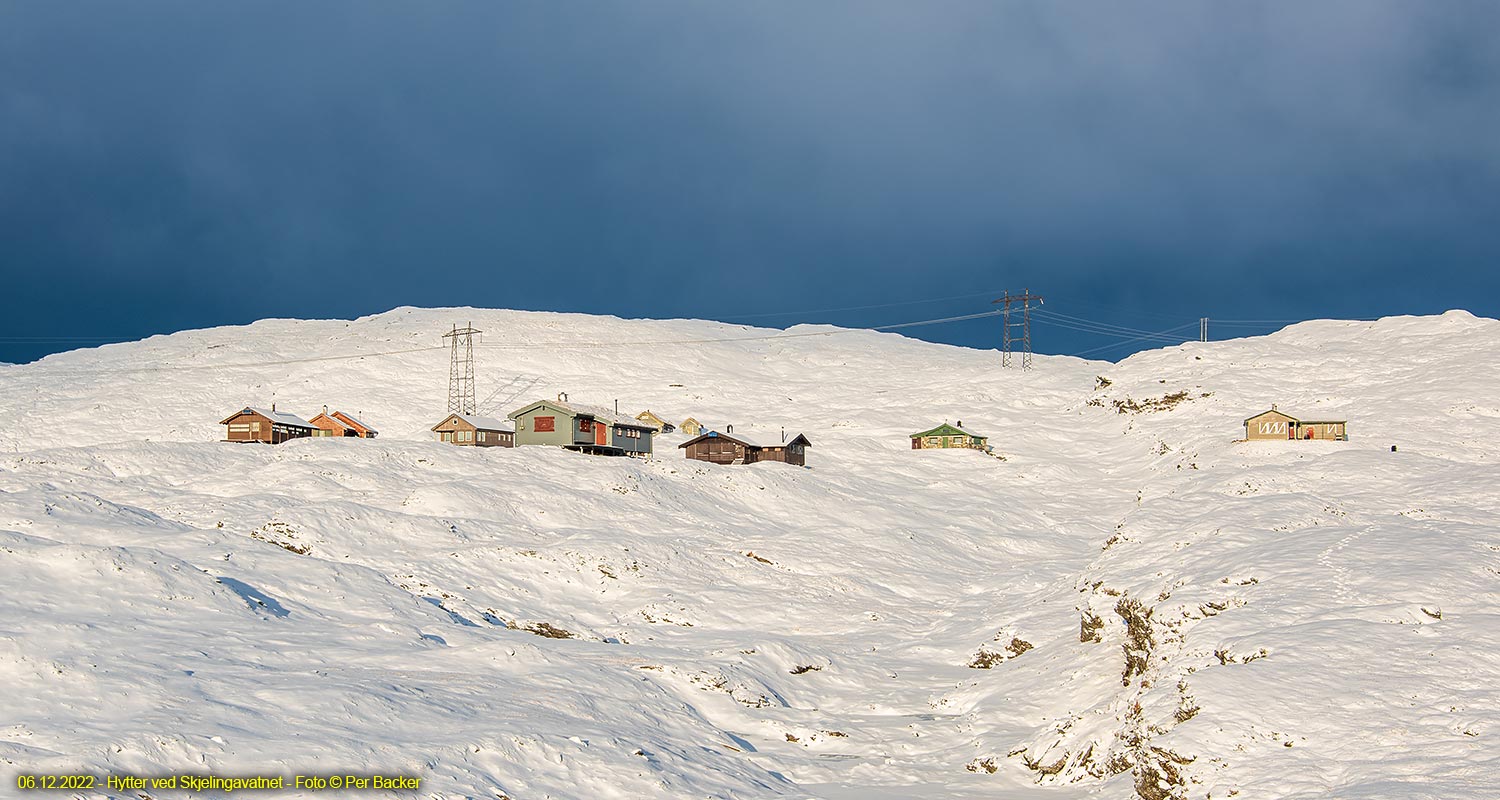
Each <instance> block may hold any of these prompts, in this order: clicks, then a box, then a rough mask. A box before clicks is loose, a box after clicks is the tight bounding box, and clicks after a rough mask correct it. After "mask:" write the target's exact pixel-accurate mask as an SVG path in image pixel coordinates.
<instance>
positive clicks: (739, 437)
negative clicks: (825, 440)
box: [677, 431, 812, 450]
mask: <svg viewBox="0 0 1500 800" xmlns="http://www.w3.org/2000/svg"><path fill="white" fill-rule="evenodd" d="M704 439H728V440H729V441H731V442H739V443H740V444H742V445H745V446H746V447H754V448H756V449H758V450H764V449H766V448H770V447H787V446H788V445H791V444H792V443H794V442H796V441H797V440H798V439H801V440H802V444H804V445H806V446H808V447H811V446H812V442H811V441H809V440H808V438H807V436H805V435H803V434H801V433H789V434H787V435H786V441H784V442H783V441H780V440H777V439H767V438H764V437H762V436H760V435H755V436H746V435H744V434H741V433H721V432H720V431H708V432H707V433H703V434H699V435H698V436H695V437H693V438H691V439H689V440H687V441H685V442H683V443H682V444H679V445H677V446H678V447H679V448H682V447H687V446H688V445H691V444H697V443H698V442H701V441H703V440H704Z"/></svg>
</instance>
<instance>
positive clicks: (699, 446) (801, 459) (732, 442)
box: [677, 426, 812, 467]
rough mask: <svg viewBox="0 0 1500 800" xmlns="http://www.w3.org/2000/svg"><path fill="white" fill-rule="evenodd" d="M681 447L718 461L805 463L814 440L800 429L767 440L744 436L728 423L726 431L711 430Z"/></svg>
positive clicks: (692, 454) (700, 458) (692, 455)
mask: <svg viewBox="0 0 1500 800" xmlns="http://www.w3.org/2000/svg"><path fill="white" fill-rule="evenodd" d="M677 446H678V448H680V449H682V450H686V451H687V452H686V453H685V455H686V456H687V457H688V458H691V459H694V460H697V461H711V462H713V463H715V464H754V463H756V462H758V461H782V462H785V463H787V464H793V465H795V466H799V467H803V466H806V465H807V448H808V447H811V446H812V442H810V441H808V440H807V437H806V436H803V435H802V434H800V433H794V434H791V435H787V434H786V433H783V434H782V436H781V441H779V442H778V441H774V440H769V441H768V440H765V439H763V438H760V437H758V436H755V437H752V436H745V435H743V434H737V433H735V432H734V427H733V426H727V427H726V429H725V431H724V432H723V433H720V432H718V431H709V432H708V433H704V434H701V435H699V436H697V437H695V438H693V439H689V440H687V441H686V442H683V443H682V444H680V445H677Z"/></svg>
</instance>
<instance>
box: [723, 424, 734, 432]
mask: <svg viewBox="0 0 1500 800" xmlns="http://www.w3.org/2000/svg"><path fill="white" fill-rule="evenodd" d="M724 432H725V433H734V426H733V425H725V426H724Z"/></svg>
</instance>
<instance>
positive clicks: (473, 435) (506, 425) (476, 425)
mask: <svg viewBox="0 0 1500 800" xmlns="http://www.w3.org/2000/svg"><path fill="white" fill-rule="evenodd" d="M432 430H433V432H435V433H436V434H437V437H438V441H440V442H447V443H449V444H458V445H465V446H469V447H515V446H516V429H515V426H513V425H511V423H510V421H509V420H503V419H494V418H492V417H478V416H475V415H473V414H449V415H448V416H447V417H445V418H444V419H443V421H442V422H439V423H438V424H436V425H434V426H432Z"/></svg>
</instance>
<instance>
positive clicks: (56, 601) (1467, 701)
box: [0, 309, 1500, 798]
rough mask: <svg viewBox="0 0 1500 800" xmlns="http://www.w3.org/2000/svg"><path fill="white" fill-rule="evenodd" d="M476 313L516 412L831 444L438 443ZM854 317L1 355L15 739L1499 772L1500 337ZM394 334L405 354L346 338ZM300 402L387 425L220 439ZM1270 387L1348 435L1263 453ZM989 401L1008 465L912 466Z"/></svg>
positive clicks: (907, 781) (984, 413)
mask: <svg viewBox="0 0 1500 800" xmlns="http://www.w3.org/2000/svg"><path fill="white" fill-rule="evenodd" d="M455 322H456V323H459V324H463V323H465V322H472V323H473V324H474V326H475V327H477V328H480V329H482V330H484V331H485V334H484V340H483V341H484V345H483V346H481V347H479V348H477V360H478V375H479V381H480V385H479V395H480V397H481V398H482V399H487V400H489V401H490V402H491V403H492V404H494V405H493V406H492V407H491V408H488V409H486V408H482V409H481V411H482V412H486V411H488V412H498V415H501V416H503V414H504V412H505V411H506V410H509V409H510V408H514V407H515V406H519V405H520V404H522V403H523V402H525V401H527V400H530V399H534V398H541V397H552V396H555V395H556V393H558V392H567V393H568V395H569V397H570V399H572V400H577V401H580V402H584V403H592V404H595V405H601V406H605V405H612V403H613V401H614V400H619V401H620V408H621V410H622V411H625V410H629V411H631V412H632V413H634V412H637V411H641V410H644V409H646V408H648V407H649V408H651V409H652V410H653V411H655V412H656V413H658V414H661V415H662V416H664V417H666V418H668V419H671V420H674V421H676V420H680V419H682V418H683V417H686V416H694V417H696V418H698V419H700V420H702V421H704V422H706V423H708V424H710V425H712V426H716V427H717V426H722V425H724V424H726V423H732V424H734V425H735V430H736V431H737V432H739V431H744V432H746V433H747V434H751V433H756V432H761V433H769V434H771V435H775V432H776V431H777V430H778V429H779V428H780V427H781V426H785V427H786V428H787V429H788V430H800V431H802V432H804V433H806V434H807V435H808V437H809V438H810V439H811V440H812V441H813V448H812V450H811V451H810V453H809V460H808V463H809V464H810V465H811V467H812V469H808V470H800V469H796V468H792V467H788V466H786V465H776V464H763V465H755V466H751V467H719V466H715V465H709V464H700V463H696V462H687V461H684V460H683V459H682V458H681V455H680V453H679V452H678V451H677V450H676V448H675V444H676V443H677V442H680V441H682V440H683V437H680V436H667V437H662V439H661V440H660V441H659V442H658V446H657V452H658V457H657V458H656V459H654V460H652V461H647V462H640V461H632V460H626V459H604V458H593V457H586V456H580V455H576V454H571V453H564V452H560V451H552V450H546V449H537V448H523V449H518V450H501V449H490V450H485V451H476V450H473V449H468V448H455V447H449V446H444V445H441V444H439V443H436V442H432V441H430V439H429V437H430V432H429V431H428V430H427V429H428V428H429V427H430V426H431V425H432V424H433V423H435V422H436V421H438V420H439V419H441V418H442V416H443V415H444V412H445V409H446V402H445V400H446V398H445V392H446V387H447V369H448V361H447V355H446V353H445V352H443V351H441V350H439V349H433V348H437V347H438V346H440V344H441V340H440V339H439V336H440V335H441V333H442V332H443V331H445V330H447V329H449V328H450V327H451V326H452V324H454V323H455ZM836 330H837V329H833V328H826V327H818V328H812V327H800V328H797V329H793V330H792V331H789V332H788V333H790V334H811V333H827V334H828V335H808V336H802V335H789V336H782V335H779V332H777V331H773V330H766V329H757V328H749V327H745V326H739V325H728V324H723V323H714V322H703V321H687V320H676V321H641V320H621V319H616V318H610V317H590V316H582V315H564V314H544V313H534V312H514V311H497V310H484V309H432V310H424V309H396V310H394V311H391V312H388V313H385V314H380V315H375V316H372V317H366V318H362V319H359V320H353V321H296V320H266V321H262V322H258V323H255V324H253V325H249V326H243V327H235V328H217V329H211V330H203V331H190V332H184V333H179V334H174V335H171V336H160V337H153V338H151V339H148V340H145V341H143V342H136V343H129V344H119V345H109V346H105V347H101V348H96V349H93V350H84V351H75V352H71V353H65V354H60V355H57V356H52V357H49V358H47V359H43V360H42V361H40V362H37V363H34V364H27V365H20V366H11V367H6V368H4V369H0V590H3V591H0V604H3V608H0V678H4V679H5V680H6V681H7V682H8V683H9V684H10V685H12V686H14V687H16V691H15V693H14V694H15V696H16V697H18V698H21V699H20V700H19V701H18V702H17V704H16V705H15V707H14V709H13V711H12V713H11V714H10V718H9V719H8V720H7V721H6V723H4V726H0V759H4V760H5V761H7V762H9V763H8V764H7V767H8V771H9V772H15V771H20V770H23V769H24V770H26V771H34V772H42V771H59V772H63V771H73V770H78V769H84V768H86V769H93V770H99V771H103V770H110V769H113V770H116V771H132V770H133V771H136V772H147V771H159V772H160V771H174V770H175V771H183V770H193V771H199V772H201V771H205V770H214V771H218V772H220V773H221V774H223V773H243V772H247V771H253V772H265V771H270V770H277V769H285V770H288V771H299V770H300V771H304V772H306V771H312V770H315V769H320V768H323V769H330V770H331V769H340V770H341V769H358V770H363V771H370V770H374V769H386V770H397V769H407V770H412V771H416V772H418V773H420V774H423V775H424V776H426V777H427V782H426V783H424V796H426V794H427V793H428V791H429V790H430V792H431V793H434V794H435V795H439V794H440V795H442V796H445V797H452V796H472V797H496V796H498V795H499V794H504V795H507V796H509V797H513V798H520V797H538V796H545V795H546V794H547V793H550V794H551V796H557V797H601V796H611V794H613V795H614V796H626V797H645V796H672V797H702V796H718V797H774V796H787V797H810V796H826V797H879V796H888V797H952V796H983V795H984V794H986V793H995V794H997V795H1003V796H1007V797H1012V796H1032V795H1034V796H1039V797H1050V796H1056V797H1076V796H1094V795H1097V796H1103V797H1131V796H1143V797H1195V798H1196V797H1206V796H1210V795H1211V796H1213V797H1227V796H1229V793H1230V792H1231V791H1238V793H1239V794H1238V796H1241V797H1321V796H1328V795H1337V796H1341V797H1372V798H1373V797H1389V796H1402V797H1451V796H1466V797H1486V796H1491V797H1493V796H1500V794H1497V790H1496V789H1495V788H1494V787H1493V785H1492V784H1493V781H1492V776H1493V775H1494V774H1496V773H1497V772H1500V763H1497V759H1496V756H1495V755H1494V754H1495V753H1496V752H1497V749H1496V748H1495V747H1494V742H1493V741H1491V740H1492V739H1493V738H1494V737H1495V736H1496V735H1497V734H1500V726H1497V719H1496V717H1497V712H1496V709H1497V707H1500V703H1497V699H1500V693H1497V690H1496V688H1495V687H1496V686H1497V685H1500V684H1497V680H1496V679H1497V678H1500V674H1497V673H1500V663H1497V662H1496V661H1495V654H1496V653H1500V647H1497V645H1500V613H1497V611H1500V606H1497V600H1500V597H1497V594H1496V579H1497V577H1500V527H1497V525H1496V523H1495V520H1494V515H1493V509H1495V508H1497V507H1500V502H1497V501H1500V496H1497V494H1500V490H1497V489H1496V488H1495V487H1496V486H1500V481H1497V478H1500V475H1497V467H1496V458H1497V454H1500V446H1497V445H1496V442H1497V441H1500V436H1497V434H1500V401H1496V400H1495V399H1494V398H1496V397H1497V396H1500V392H1497V390H1500V385H1497V384H1500V378H1497V377H1496V376H1495V375H1494V374H1493V373H1494V371H1493V370H1491V369H1489V368H1488V365H1489V363H1490V361H1491V360H1492V355H1491V354H1492V353H1493V352H1494V351H1495V348H1496V345H1497V344H1500V323H1497V322H1496V321H1495V320H1489V319H1481V318H1476V317H1473V316H1472V315H1469V314H1466V313H1463V312H1450V313H1448V314H1445V315H1442V316H1440V317H1399V318H1388V319H1384V320H1380V321H1377V322H1341V321H1319V322H1309V323H1303V324H1301V325H1297V326H1293V327H1291V328H1288V329H1286V330H1284V331H1281V332H1279V333H1277V334H1273V335H1271V336H1267V337H1259V338H1255V339H1242V340H1234V341H1228V342H1212V343H1207V344H1198V343H1191V344H1187V345H1182V346H1180V347H1174V348H1168V349H1164V350H1158V351H1150V352H1146V353H1142V354H1138V355H1136V356H1134V357H1132V358H1130V359H1127V360H1126V361H1124V362H1121V363H1119V364H1109V363H1104V362H1085V361H1081V360H1078V359H1072V358H1062V357H1048V356H1038V357H1037V359H1036V365H1037V368H1036V369H1035V370H1034V371H1032V372H1029V373H1022V372H1020V371H1017V370H1011V371H1002V370H1000V369H999V368H998V363H997V362H998V358H997V356H996V354H995V353H993V352H989V351H974V350H967V349H963V348H955V347H948V346H942V345H935V344H930V343H926V342H921V341H917V340H912V339H907V338H904V337H901V336H898V335H895V334H882V333H870V332H835V331H836ZM733 340H739V341H733ZM402 351H410V352H402ZM358 353H365V354H375V353H389V355H367V356H366V357H364V358H350V359H344V358H329V357H330V356H344V355H351V354H358ZM1099 377H1104V378H1105V379H1106V380H1107V382H1108V383H1107V385H1104V386H1102V388H1099V387H1100V384H1101V383H1104V382H1102V381H1099V380H1097V378H1099ZM1177 393H1184V394H1183V399H1181V400H1180V401H1178V402H1176V403H1175V404H1174V405H1172V406H1171V407H1170V409H1169V410H1162V411H1155V412H1142V413H1128V412H1127V413H1119V412H1117V411H1116V408H1117V405H1116V403H1115V402H1114V401H1117V400H1119V401H1127V400H1130V401H1147V400H1151V399H1154V398H1162V397H1166V396H1168V395H1173V394H1177ZM272 402H275V403H276V404H277V407H278V409H282V410H286V411H289V412H291V413H299V414H302V415H303V416H310V415H311V414H314V413H316V412H317V410H318V409H320V408H321V406H323V405H327V406H329V407H330V408H342V409H345V410H347V411H349V412H351V413H355V414H356V415H358V416H360V417H361V418H363V419H366V420H367V421H369V422H370V423H371V424H372V425H374V426H376V427H377V428H379V429H380V430H381V438H380V439H377V440H373V441H352V440H317V441H314V440H306V441H297V442H293V443H289V444H286V445H280V446H276V447H258V446H237V445H229V444H225V443H221V442H219V441H217V440H218V439H220V438H222V436H223V429H222V427H221V426H218V425H217V424H216V423H217V422H218V420H219V419H221V418H223V416H224V415H225V414H228V413H230V412H232V411H234V410H236V409H238V408H241V407H243V406H245V405H264V406H269V405H270V404H271V403H272ZM1271 403H1276V404H1278V406H1279V407H1280V408H1282V409H1284V410H1287V411H1289V412H1291V413H1294V414H1299V415H1301V416H1307V417H1313V416H1316V417H1337V418H1347V419H1348V420H1349V422H1350V435H1351V441H1349V442H1347V443H1332V442H1310V443H1307V442H1299V443H1284V442H1255V443H1245V442H1236V441H1235V440H1236V439H1238V438H1239V436H1240V434H1241V428H1240V422H1241V421H1242V420H1243V419H1244V418H1245V417H1248V416H1250V415H1251V414H1253V413H1256V412H1258V411H1262V410H1264V409H1265V408H1267V407H1269V405H1270V404H1271ZM507 404H509V405H508V406H507ZM1122 405H1124V404H1123V403H1122ZM958 419H962V420H963V421H964V425H965V427H967V428H970V429H973V430H975V431H976V432H978V433H981V434H984V435H987V436H989V437H990V442H991V444H993V445H994V446H995V449H996V451H997V452H998V453H1000V454H1001V455H1003V456H1004V457H1005V460H1004V461H1001V460H999V459H994V458H989V457H986V456H984V455H982V454H979V453H975V452H970V451H911V450H910V449H909V444H908V442H907V439H906V435H907V434H908V433H910V432H911V431H915V430H923V429H925V428H928V427H931V426H932V425H935V424H937V423H939V422H942V421H944V420H948V421H954V420H958ZM1392 445H1395V446H1397V450H1396V451H1395V452H1392V450H1391V447H1392ZM559 637H570V638H559ZM981 667H982V668H981ZM101 706H104V707H109V708H111V709H114V711H113V712H112V713H111V714H109V715H100V714H98V713H97V708H99V707H101ZM881 792H884V793H885V794H883V795H882V794H881Z"/></svg>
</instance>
